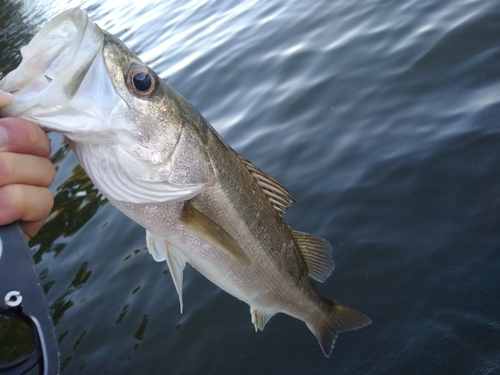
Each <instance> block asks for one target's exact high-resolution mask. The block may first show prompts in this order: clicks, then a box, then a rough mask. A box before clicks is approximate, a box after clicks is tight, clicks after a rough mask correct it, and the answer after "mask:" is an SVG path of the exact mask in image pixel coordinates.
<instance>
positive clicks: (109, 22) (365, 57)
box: [0, 0, 500, 375]
mask: <svg viewBox="0 0 500 375" xmlns="http://www.w3.org/2000/svg"><path fill="white" fill-rule="evenodd" d="M13 5H16V6H15V7H14V8H15V10H12V6H13ZM17 5H18V6H17ZM77 5H82V6H83V7H85V8H87V10H88V12H89V14H90V15H91V17H92V18H93V20H94V21H96V22H97V23H98V24H99V25H100V26H101V27H103V28H106V29H108V30H109V31H110V32H112V33H114V34H116V35H118V36H119V37H120V38H122V39H123V40H124V41H125V42H126V43H127V45H128V46H129V47H131V48H132V49H133V50H134V51H136V52H137V53H138V54H139V55H140V56H141V57H142V58H143V60H145V61H146V62H148V63H149V64H150V65H151V66H152V67H153V68H154V69H155V70H156V71H157V72H158V73H159V74H160V75H161V76H162V77H164V78H168V81H169V83H170V84H171V85H172V86H173V87H174V88H176V89H177V90H178V91H179V92H181V93H182V94H183V95H184V96H185V97H186V98H187V99H188V100H190V101H191V102H192V103H193V104H194V105H195V106H196V107H197V108H198V109H199V110H200V111H201V113H202V114H203V115H204V116H205V117H206V118H207V119H208V120H209V121H210V122H211V123H212V124H213V125H214V126H215V128H216V129H217V130H218V131H219V132H220V133H221V135H222V136H223V137H224V138H225V139H226V140H227V141H228V142H229V143H230V144H231V145H232V146H233V147H234V148H235V149H236V150H237V151H238V152H239V153H241V154H242V155H244V156H245V157H246V158H248V159H250V160H251V161H252V162H253V163H254V164H256V165H257V166H259V167H260V168H262V169H263V170H264V171H266V172H268V173H270V174H271V175H273V176H275V177H276V178H278V179H279V180H280V181H281V182H283V183H284V184H285V185H286V186H287V187H288V189H289V190H290V191H291V192H292V194H293V195H294V196H295V197H296V198H297V199H298V200H299V201H300V205H298V206H296V207H294V208H292V209H291V210H289V211H288V213H287V214H286V218H287V221H288V222H289V223H290V224H291V225H292V226H293V227H294V228H296V229H298V230H302V231H307V232H311V233H313V234H315V235H318V236H320V237H324V238H326V239H328V240H329V241H330V242H331V243H332V245H333V257H334V259H335V262H336V270H335V272H334V273H333V275H332V276H331V277H330V279H329V280H328V281H327V282H325V283H324V284H320V285H318V288H319V289H320V291H321V292H322V294H324V295H325V296H330V297H333V298H335V299H337V300H339V301H341V302H343V303H345V304H347V305H349V306H352V307H355V308H357V309H359V310H360V311H363V312H364V313H366V314H367V315H369V316H370V317H371V319H372V320H373V324H372V325H371V326H369V327H367V328H364V329H362V330H359V331H355V332H350V333H345V334H341V335H340V337H339V338H338V340H337V343H336V345H335V349H334V351H333V354H332V356H331V358H329V359H326V358H325V357H324V356H323V354H322V353H321V350H320V348H319V347H318V345H317V343H316V339H315V338H314V337H313V336H312V335H311V334H310V332H309V330H308V329H307V327H306V326H305V325H304V324H303V323H302V322H300V321H298V320H295V319H292V318H290V317H287V316H285V315H278V316H276V317H274V318H273V319H272V320H271V321H270V322H269V324H268V325H267V326H266V329H265V330H264V332H262V333H255V332H254V328H253V325H252V324H251V323H250V315H249V311H248V306H247V305H245V304H243V303H241V302H240V301H238V300H236V299H235V298H233V297H231V296H230V295H228V294H226V293H224V292H222V291H221V290H219V289H218V288H217V287H216V286H214V285H212V284H210V283H209V282H208V281H207V280H205V279H204V278H203V277H202V276H201V275H199V274H198V273H197V272H196V271H194V270H193V269H191V268H189V267H188V269H186V272H185V281H184V313H183V314H182V315H181V314H180V313H179V304H178V298H177V295H176V292H175V289H174V286H173V283H172V281H171V278H170V275H169V273H168V271H167V267H166V264H163V263H156V262H154V261H153V259H152V258H151V256H150V255H149V254H148V252H147V250H146V247H145V246H146V245H145V239H144V230H143V229H141V228H140V227H138V226H137V225H136V224H135V223H133V222H131V221H130V220H129V219H127V218H126V217H124V216H123V215H122V214H121V213H119V212H118V211H117V210H116V209H114V208H113V207H112V206H111V205H109V204H106V201H105V200H103V199H102V197H101V196H100V195H99V194H98V192H96V191H95V189H94V188H93V186H92V185H91V184H90V183H89V182H88V181H87V180H86V179H85V176H84V174H83V172H82V171H81V170H80V169H79V168H78V167H77V166H76V160H75V157H74V155H73V154H72V153H71V152H69V150H68V148H67V146H65V145H64V143H63V142H62V140H61V138H60V137H59V136H57V135H52V136H51V137H52V146H53V151H54V161H55V163H56V164H57V166H58V168H59V173H58V177H57V181H56V183H55V184H54V188H53V191H54V194H56V207H55V211H54V213H53V215H52V216H51V218H50V220H49V222H48V223H47V225H46V227H45V228H44V229H43V230H42V231H41V233H40V234H39V236H37V237H36V238H35V239H34V240H33V241H32V243H31V245H32V251H33V254H34V257H35V259H36V261H37V266H38V270H39V272H40V274H41V277H42V281H43V283H44V287H45V290H46V291H47V298H48V302H49V304H50V307H51V311H52V314H53V317H54V320H55V323H56V333H57V336H58V338H59V344H60V351H61V358H62V363H63V374H220V373H224V374H300V375H304V374H422V373H429V374H498V373H500V124H499V122H500V97H499V92H500V70H499V67H500V6H499V4H498V1H497V0H483V1H465V0H462V1H441V0H418V1H417V0H413V1H409V0H405V1H396V0H386V1H382V0H379V1H375V0H372V1H368V0H364V1H357V2H346V1H337V0H313V1H277V0H269V1H263V0H244V1H236V0H233V1H194V0H193V1H184V2H181V1H162V2H157V3H154V2H148V1H140V2H136V1H129V2H126V1H124V2H111V1H110V2H106V1H87V2H78V1H62V0H61V1H58V2H48V1H47V2H34V1H27V2H25V3H22V2H12V1H8V2H5V0H0V14H1V16H0V20H1V22H0V27H2V30H1V35H2V36H0V43H1V44H0V46H1V48H2V49H3V51H5V50H8V53H3V55H2V57H0V59H1V60H0V68H1V69H2V71H3V72H6V71H8V70H10V69H12V68H13V67H14V66H15V64H16V60H15V59H16V58H17V57H16V55H15V53H14V52H12V51H15V50H17V49H18V47H19V46H18V44H19V41H24V42H26V41H27V40H28V39H29V35H30V33H32V32H35V31H36V29H37V28H38V24H40V23H43V22H44V20H45V19H49V18H51V17H52V16H54V15H55V14H57V13H59V12H60V11H61V10H64V9H66V8H69V7H73V6H77ZM5 9H8V12H7V11H4V10H5ZM35 15H36V16H35ZM11 19H15V20H16V22H10V23H9V22H7V21H8V20H11ZM21 21H22V22H21ZM19 25H23V26H22V30H20V29H18V28H19ZM21 31H22V32H21ZM7 33H9V34H7ZM6 35H9V37H8V38H7V37H6ZM6 40H7V42H6ZM11 41H12V43H11ZM21 44H22V43H21ZM14 47H15V48H14ZM81 191H84V192H85V194H83V193H81Z"/></svg>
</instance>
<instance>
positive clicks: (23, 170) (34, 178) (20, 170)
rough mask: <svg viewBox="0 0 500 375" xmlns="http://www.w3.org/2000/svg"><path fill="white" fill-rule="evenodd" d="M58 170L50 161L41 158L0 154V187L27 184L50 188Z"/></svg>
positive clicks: (9, 153) (7, 153)
mask: <svg viewBox="0 0 500 375" xmlns="http://www.w3.org/2000/svg"><path fill="white" fill-rule="evenodd" d="M55 176H56V170H55V168H54V165H53V164H52V163H51V162H50V160H49V159H47V158H44V157H41V156H33V155H26V154H15V153H12V152H1V153H0V186H5V185H9V184H25V185H34V186H44V187H48V186H50V184H51V183H52V182H53V181H54V178H55Z"/></svg>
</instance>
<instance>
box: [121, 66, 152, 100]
mask: <svg viewBox="0 0 500 375" xmlns="http://www.w3.org/2000/svg"><path fill="white" fill-rule="evenodd" d="M127 87H128V89H129V91H130V92H131V93H132V94H134V95H136V96H139V97H142V98H150V97H152V96H154V95H156V94H157V92H158V79H157V78H156V75H155V74H154V73H153V72H151V71H150V70H149V69H148V68H146V67H144V66H140V65H138V64H134V65H132V66H131V67H130V69H129V71H128V77H127Z"/></svg>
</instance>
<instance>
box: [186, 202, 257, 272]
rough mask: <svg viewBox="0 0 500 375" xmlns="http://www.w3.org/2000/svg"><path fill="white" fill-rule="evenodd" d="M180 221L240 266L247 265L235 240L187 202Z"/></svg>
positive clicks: (246, 258) (247, 261)
mask: <svg viewBox="0 0 500 375" xmlns="http://www.w3.org/2000/svg"><path fill="white" fill-rule="evenodd" d="M181 220H182V222H183V223H184V224H185V225H186V226H187V227H189V228H190V229H191V230H192V231H194V232H196V233H198V234H199V235H200V236H201V237H203V238H205V239H206V240H207V241H208V242H210V243H211V244H212V245H215V246H217V247H218V248H219V249H220V250H222V251H223V252H224V253H226V254H227V255H229V256H230V257H231V258H233V259H234V260H236V261H238V262H240V263H242V264H248V263H249V259H248V257H247V256H246V255H245V253H244V252H243V250H242V249H241V247H240V245H238V243H237V242H236V240H235V239H234V238H233V237H232V236H231V235H230V234H229V233H227V232H226V230H225V229H224V228H222V227H221V226H220V225H219V224H217V223H216V222H214V221H213V220H212V219H210V218H209V217H208V216H206V215H204V214H203V213H201V212H200V211H198V210H197V209H196V208H194V207H193V205H192V204H191V203H190V202H189V201H187V202H185V203H184V209H183V212H182V218H181Z"/></svg>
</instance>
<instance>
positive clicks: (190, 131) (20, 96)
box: [0, 9, 211, 204]
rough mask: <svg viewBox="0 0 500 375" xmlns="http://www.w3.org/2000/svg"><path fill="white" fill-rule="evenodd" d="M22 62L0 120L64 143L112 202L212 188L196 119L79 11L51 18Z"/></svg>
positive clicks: (173, 197)
mask: <svg viewBox="0 0 500 375" xmlns="http://www.w3.org/2000/svg"><path fill="white" fill-rule="evenodd" d="M21 54H22V57H23V59H22V62H21V64H20V65H19V67H18V68H16V69H15V70H13V71H12V72H10V73H9V74H7V75H6V76H5V77H4V78H3V79H2V80H1V81H0V90H1V91H4V92H6V93H8V94H9V96H10V97H11V99H12V102H11V103H10V104H8V105H7V106H5V107H3V108H2V109H1V110H0V116H18V117H22V118H26V119H28V120H32V121H34V122H36V123H37V124H39V125H40V126H41V127H42V128H43V129H44V130H46V131H55V132H58V133H61V134H63V135H64V136H65V137H66V138H67V139H68V140H69V143H70V145H71V147H72V149H73V151H74V152H75V154H76V155H77V157H78V159H79V161H80V164H82V166H83V167H84V169H85V171H86V172H87V174H88V175H89V177H90V178H91V179H92V181H93V182H94V184H96V185H97V187H98V188H99V189H100V190H101V191H102V192H103V193H104V195H105V196H107V197H108V198H109V199H110V200H111V201H112V202H113V201H115V202H116V201H122V202H128V203H138V204H145V203H165V202H171V201H179V200H185V199H189V197H192V196H194V195H196V194H198V193H199V192H200V191H201V190H202V189H203V187H204V186H205V185H206V184H207V183H208V182H209V180H210V178H211V169H210V163H209V160H208V158H207V155H206V154H205V151H204V147H203V140H202V139H201V138H200V131H199V128H197V124H198V125H199V124H202V123H203V121H200V118H201V115H199V114H198V112H197V111H196V110H194V107H192V106H191V105H190V104H189V103H188V102H187V101H186V100H185V99H183V98H182V96H181V95H180V94H178V93H177V92H176V91H175V90H173V89H172V88H171V87H170V86H169V85H168V84H167V83H166V82H164V81H163V80H161V79H160V78H159V77H158V76H157V74H156V73H155V72H154V71H153V70H152V69H151V68H149V67H148V66H147V65H146V64H145V63H144V62H142V61H141V60H140V59H139V58H138V57H137V56H136V55H135V54H134V53H133V52H132V51H131V50H129V49H128V48H127V47H126V46H125V44H123V43H122V42H121V41H120V40H119V39H118V38H117V37H115V36H113V35H112V34H110V33H108V32H106V31H104V30H102V29H101V28H100V27H99V26H97V25H96V24H95V23H93V22H92V21H91V20H90V19H89V17H88V15H87V13H86V12H85V11H84V10H82V9H70V10H67V11H65V12H63V13H61V14H60V15H58V16H57V17H55V18H54V19H53V20H51V21H50V22H48V23H47V24H46V25H45V26H44V27H43V28H42V29H41V30H40V31H39V32H38V33H37V34H36V35H35V36H34V38H33V39H32V40H31V41H30V42H29V44H28V45H26V46H25V47H23V48H22V49H21ZM193 124H194V125H193ZM193 166H195V167H193ZM134 189H135V190H134ZM127 190H130V191H127Z"/></svg>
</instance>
